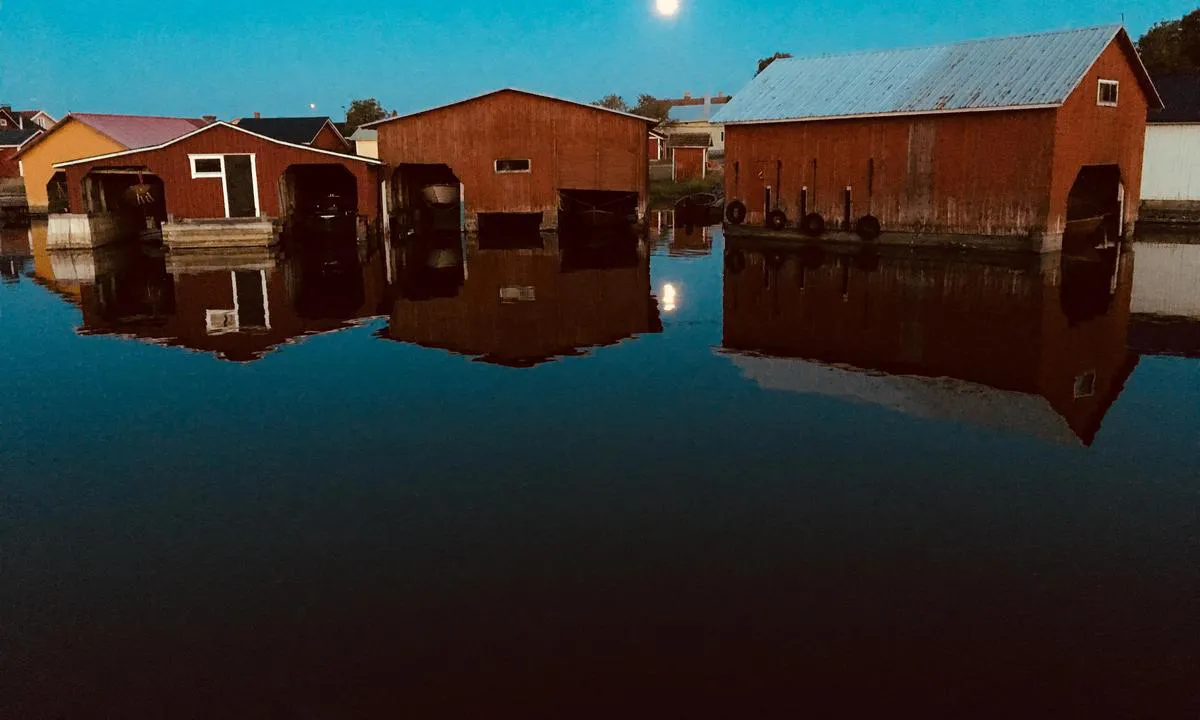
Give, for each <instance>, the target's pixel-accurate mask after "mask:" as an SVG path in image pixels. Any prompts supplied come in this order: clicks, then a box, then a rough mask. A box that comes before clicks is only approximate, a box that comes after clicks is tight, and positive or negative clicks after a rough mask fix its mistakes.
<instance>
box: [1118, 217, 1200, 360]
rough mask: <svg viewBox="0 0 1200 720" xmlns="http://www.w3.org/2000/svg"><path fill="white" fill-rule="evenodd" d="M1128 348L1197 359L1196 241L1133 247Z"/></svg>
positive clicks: (1199, 264) (1199, 293) (1199, 255)
mask: <svg viewBox="0 0 1200 720" xmlns="http://www.w3.org/2000/svg"><path fill="white" fill-rule="evenodd" d="M1134 255H1135V257H1136V258H1137V263H1136V264H1135V266H1134V274H1133V323H1132V325H1131V327H1130V330H1129V335H1130V345H1131V346H1132V347H1133V348H1134V349H1135V350H1137V351H1138V352H1139V353H1141V354H1143V355H1180V356H1185V357H1193V358H1200V239H1197V238H1192V237H1186V238H1162V239H1156V238H1151V237H1148V238H1145V239H1143V240H1139V241H1138V242H1137V243H1136V244H1135V245H1134Z"/></svg>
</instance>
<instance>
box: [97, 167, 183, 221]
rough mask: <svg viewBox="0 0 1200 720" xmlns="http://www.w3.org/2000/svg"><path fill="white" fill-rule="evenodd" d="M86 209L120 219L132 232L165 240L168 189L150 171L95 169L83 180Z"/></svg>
mask: <svg viewBox="0 0 1200 720" xmlns="http://www.w3.org/2000/svg"><path fill="white" fill-rule="evenodd" d="M83 193H84V208H85V209H86V210H87V211H88V212H91V213H98V212H105V213H110V214H112V215H113V216H116V217H117V218H119V220H120V221H121V223H122V227H123V228H124V229H125V230H128V231H130V232H136V233H142V234H147V235H148V236H149V235H153V236H154V237H155V238H158V237H161V236H160V235H159V233H161V230H162V224H163V223H164V222H166V221H167V197H166V188H165V187H164V185H163V181H162V179H161V178H160V177H158V176H157V175H155V174H153V173H152V172H150V170H149V168H146V167H102V168H95V169H93V170H92V171H91V172H89V173H88V174H87V175H85V176H84V178H83Z"/></svg>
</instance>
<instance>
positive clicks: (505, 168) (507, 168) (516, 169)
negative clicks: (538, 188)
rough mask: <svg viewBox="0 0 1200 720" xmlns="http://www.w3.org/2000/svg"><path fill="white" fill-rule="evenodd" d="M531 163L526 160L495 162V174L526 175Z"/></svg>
mask: <svg viewBox="0 0 1200 720" xmlns="http://www.w3.org/2000/svg"><path fill="white" fill-rule="evenodd" d="M532 165H533V164H532V163H531V162H530V161H528V160H511V159H510V160H497V161H496V172H498V173H527V172H529V170H530V168H531V167H532Z"/></svg>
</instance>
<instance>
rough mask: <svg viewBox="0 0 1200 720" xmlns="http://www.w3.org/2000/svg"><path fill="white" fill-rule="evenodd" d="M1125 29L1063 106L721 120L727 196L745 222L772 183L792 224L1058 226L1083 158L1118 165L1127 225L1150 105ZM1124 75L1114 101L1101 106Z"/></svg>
mask: <svg viewBox="0 0 1200 720" xmlns="http://www.w3.org/2000/svg"><path fill="white" fill-rule="evenodd" d="M1125 45H1126V42H1125V40H1124V39H1123V38H1122V37H1118V38H1117V39H1115V40H1114V41H1113V42H1112V43H1110V45H1109V46H1108V48H1107V49H1106V50H1105V51H1104V52H1103V53H1102V55H1101V56H1100V57H1099V58H1098V59H1097V61H1096V62H1095V63H1094V64H1093V66H1092V67H1091V68H1090V69H1089V70H1088V72H1087V73H1086V76H1085V78H1084V79H1083V82H1082V83H1081V84H1080V85H1079V87H1077V88H1076V89H1075V91H1074V92H1073V93H1072V94H1071V95H1070V97H1069V98H1068V99H1067V101H1066V103H1065V104H1064V105H1063V106H1062V107H1061V108H1057V109H1056V108H1048V109H1025V110H994V111H985V112H958V113H946V114H925V115H909V116H897V117H876V118H843V119H831V120H815V121H808V122H784V123H763V124H743V125H738V124H732V125H729V126H727V128H726V162H725V181H726V184H727V185H726V196H727V197H729V198H730V199H740V200H742V201H743V202H744V203H745V204H746V206H747V209H748V211H749V213H748V217H747V220H746V222H747V223H748V224H761V223H762V222H763V221H764V219H765V214H766V213H765V210H766V208H765V201H766V200H765V191H766V188H767V187H768V186H769V187H771V189H772V192H773V193H774V195H773V197H772V205H773V206H774V204H775V202H776V200H777V201H778V206H779V208H780V209H782V210H783V211H784V212H785V213H786V215H787V216H788V219H789V221H790V222H792V223H795V222H796V221H798V220H799V219H800V218H801V217H802V216H803V215H804V214H805V213H807V212H817V213H820V214H821V215H822V217H823V218H824V219H825V221H826V223H827V226H828V227H829V228H833V229H848V228H845V220H846V216H847V213H846V204H847V188H849V204H850V212H849V219H850V223H851V227H853V223H854V222H855V221H857V219H858V218H860V217H861V216H863V215H866V214H868V213H869V214H872V215H875V216H876V217H878V218H879V220H880V223H881V225H882V226H883V229H884V231H885V232H886V231H901V232H925V233H947V234H964V235H998V236H1004V235H1008V236H1041V235H1047V236H1050V237H1051V242H1052V243H1053V242H1054V240H1053V238H1054V236H1056V235H1057V236H1058V237H1059V238H1061V233H1062V232H1063V228H1064V224H1065V220H1066V209H1067V196H1068V194H1069V193H1070V191H1071V187H1072V185H1073V184H1074V182H1075V179H1076V176H1077V175H1078V173H1079V170H1080V168H1081V167H1082V166H1084V165H1118V166H1119V167H1120V171H1121V179H1122V182H1123V184H1124V188H1125V199H1126V202H1125V222H1126V224H1127V225H1128V224H1131V223H1133V222H1135V221H1136V219H1137V212H1138V202H1137V200H1138V192H1139V188H1140V185H1141V172H1142V169H1141V163H1142V150H1143V145H1144V127H1145V118H1146V112H1147V107H1148V104H1149V101H1148V98H1147V95H1146V92H1145V91H1144V90H1143V88H1142V87H1141V83H1140V82H1139V79H1138V75H1137V73H1136V72H1135V70H1134V66H1133V65H1132V64H1131V63H1132V62H1133V61H1134V60H1132V59H1131V57H1130V55H1129V53H1130V52H1133V50H1132V48H1128V47H1126V46H1125ZM1101 78H1104V79H1115V80H1119V81H1120V83H1121V84H1120V102H1119V104H1118V107H1103V106H1100V105H1098V103H1097V85H1098V81H1099V80H1100V79H1101Z"/></svg>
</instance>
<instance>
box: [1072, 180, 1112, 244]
mask: <svg viewBox="0 0 1200 720" xmlns="http://www.w3.org/2000/svg"><path fill="white" fill-rule="evenodd" d="M1122 196H1123V186H1122V183H1121V168H1120V167H1119V166H1117V165H1085V166H1084V167H1082V168H1080V170H1079V174H1078V175H1077V176H1076V177H1075V184H1074V185H1072V186H1071V192H1070V194H1069V195H1068V196H1067V216H1066V228H1065V231H1064V241H1068V240H1073V241H1076V242H1087V243H1089V244H1100V243H1102V242H1103V241H1104V240H1106V239H1111V240H1115V239H1116V238H1117V237H1119V236H1120V234H1121V231H1122V229H1123V223H1122V218H1121V214H1122V212H1123V207H1122V205H1123V204H1124V203H1123V200H1124V198H1123V197H1122Z"/></svg>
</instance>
